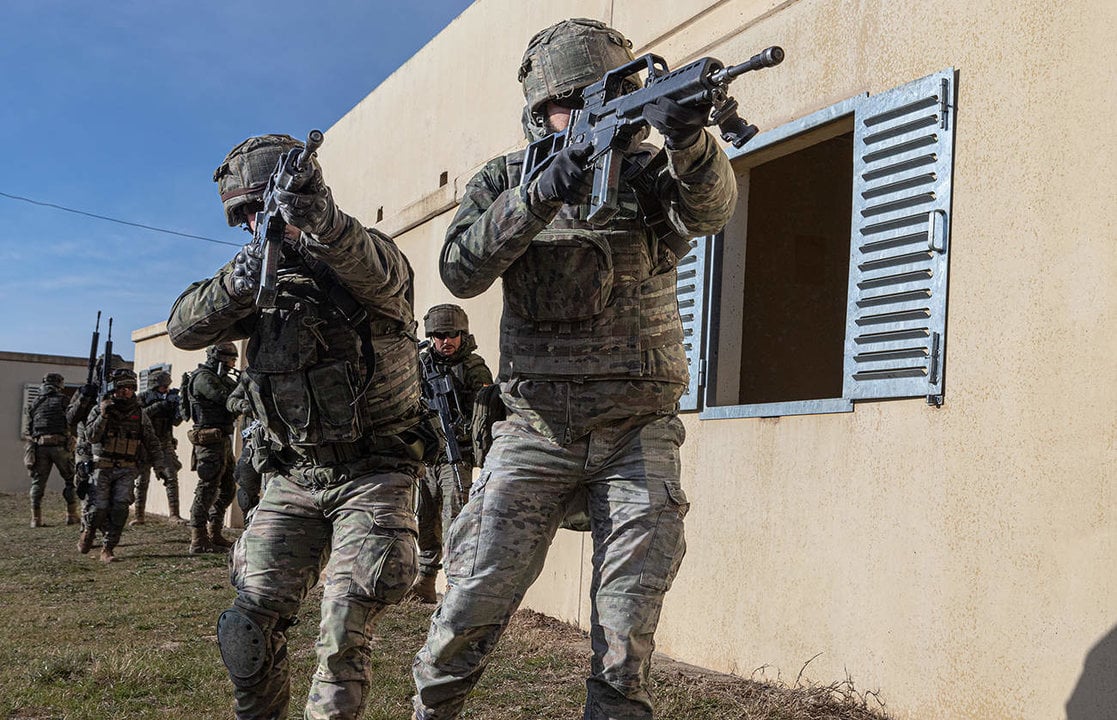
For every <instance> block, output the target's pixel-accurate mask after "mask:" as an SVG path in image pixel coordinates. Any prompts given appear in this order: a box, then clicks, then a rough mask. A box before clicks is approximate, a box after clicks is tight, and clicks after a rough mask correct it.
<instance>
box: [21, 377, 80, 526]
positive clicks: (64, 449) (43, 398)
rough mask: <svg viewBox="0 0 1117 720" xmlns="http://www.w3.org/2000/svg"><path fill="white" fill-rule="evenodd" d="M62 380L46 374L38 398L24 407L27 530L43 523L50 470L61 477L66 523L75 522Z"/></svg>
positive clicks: (76, 515)
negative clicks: (28, 477) (28, 486)
mask: <svg viewBox="0 0 1117 720" xmlns="http://www.w3.org/2000/svg"><path fill="white" fill-rule="evenodd" d="M64 383H65V380H64V379H63V378H62V376H61V375H59V374H58V373H49V374H47V376H46V377H44V378H43V384H42V385H40V386H39V397H38V398H36V399H35V400H33V401H31V402H30V403H28V404H27V407H26V408H25V409H24V413H23V426H22V428H21V432H20V435H21V436H22V437H24V438H27V446H26V448H25V451H24V464H25V465H26V467H27V470H28V472H29V473H30V475H31V527H40V526H41V525H42V524H43V518H42V504H43V494H44V493H45V492H46V488H47V479H48V478H49V477H50V470H51V468H52V467H56V468H58V474H59V475H61V476H62V483H63V487H62V497H63V499H64V500H65V501H66V508H67V512H66V524H67V525H72V524H74V522H75V521H76V520H77V519H78V501H77V495H76V494H75V491H74V452H73V447H72V440H73V438H72V436H71V434H70V425H69V423H68V422H67V420H66V407H67V403H68V400H67V398H66V395H65V394H63V392H62V388H63V385H64Z"/></svg>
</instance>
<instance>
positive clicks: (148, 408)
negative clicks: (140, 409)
mask: <svg viewBox="0 0 1117 720" xmlns="http://www.w3.org/2000/svg"><path fill="white" fill-rule="evenodd" d="M177 407H178V405H177V403H173V402H171V401H170V400H156V401H155V402H153V403H150V404H148V405H145V406H144V415H147V416H148V417H149V418H173V417H174V415H175V410H176V408H177Z"/></svg>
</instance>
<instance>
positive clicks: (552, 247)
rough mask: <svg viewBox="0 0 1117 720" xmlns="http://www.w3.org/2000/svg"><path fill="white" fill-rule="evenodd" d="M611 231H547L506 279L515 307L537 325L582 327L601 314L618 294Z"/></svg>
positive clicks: (509, 299)
mask: <svg viewBox="0 0 1117 720" xmlns="http://www.w3.org/2000/svg"><path fill="white" fill-rule="evenodd" d="M607 236H608V233H607V232H604V231H596V230H575V229H546V230H543V231H542V232H540V233H539V234H538V235H536V236H535V239H534V240H532V242H531V245H530V246H529V247H528V249H527V251H526V252H525V253H524V254H523V255H521V256H520V257H519V259H517V260H516V262H514V263H512V265H511V266H510V267H509V268H508V270H507V271H505V273H504V275H502V276H501V280H502V282H503V283H504V297H505V299H506V301H507V303H508V306H509V308H510V309H511V310H512V311H513V312H515V313H516V314H517V315H519V316H520V317H524V318H527V319H529V320H535V321H536V322H577V321H581V320H589V319H590V318H593V317H596V316H597V315H600V314H601V311H602V310H604V309H605V307H606V306H607V305H608V304H609V298H610V297H611V295H612V293H613V254H612V251H611V250H610V249H609V244H608V240H607V239H606V238H607Z"/></svg>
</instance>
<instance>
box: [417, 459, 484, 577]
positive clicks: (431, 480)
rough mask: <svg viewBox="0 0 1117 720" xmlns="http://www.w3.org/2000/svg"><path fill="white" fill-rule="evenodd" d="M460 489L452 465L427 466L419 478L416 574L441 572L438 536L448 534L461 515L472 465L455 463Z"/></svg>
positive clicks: (469, 482) (446, 463)
mask: <svg viewBox="0 0 1117 720" xmlns="http://www.w3.org/2000/svg"><path fill="white" fill-rule="evenodd" d="M457 466H458V473H459V476H460V478H461V484H462V489H461V490H459V489H458V480H457V478H456V477H455V475H454V464H453V463H448V462H440V463H437V464H434V465H428V466H427V468H426V471H425V472H424V473H423V476H422V477H421V478H419V501H418V505H417V514H418V517H419V574H420V575H437V574H438V571H439V570H441V569H442V533H443V530H449V529H450V524H451V523H453V522H454V518H456V517H457V516H458V513H460V512H461V511H462V506H463V505H465V500H466V498H467V497H468V496H469V487H470V485H471V483H472V482H473V465H472V463H470V462H469V461H465V462H460V463H457Z"/></svg>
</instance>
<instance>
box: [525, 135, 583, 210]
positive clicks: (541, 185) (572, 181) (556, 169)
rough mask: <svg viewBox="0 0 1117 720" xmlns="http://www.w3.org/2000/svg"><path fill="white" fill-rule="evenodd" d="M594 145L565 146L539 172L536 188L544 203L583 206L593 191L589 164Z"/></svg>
mask: <svg viewBox="0 0 1117 720" xmlns="http://www.w3.org/2000/svg"><path fill="white" fill-rule="evenodd" d="M592 151H593V146H592V145H590V144H589V143H579V144H577V145H570V146H569V147H565V148H563V149H562V150H560V151H559V152H558V154H557V155H555V159H554V160H552V161H551V163H550V164H549V165H547V167H545V168H543V170H542V172H540V173H539V179H538V180H536V187H537V188H538V189H539V195H540V196H542V198H543V199H544V200H562V201H563V202H564V203H566V204H567V205H580V204H582V203H584V202H586V201H587V200H589V197H590V193H591V192H593V172H591V171H590V168H589V167H587V165H586V160H588V159H589V156H590V152H592Z"/></svg>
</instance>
